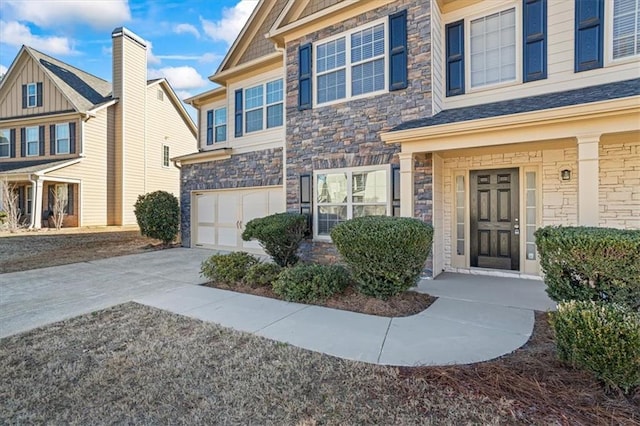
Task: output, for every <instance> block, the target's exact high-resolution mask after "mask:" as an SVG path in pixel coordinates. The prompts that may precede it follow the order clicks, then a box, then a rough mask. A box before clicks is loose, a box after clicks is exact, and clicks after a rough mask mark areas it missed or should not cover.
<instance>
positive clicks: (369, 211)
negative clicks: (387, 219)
mask: <svg viewBox="0 0 640 426" xmlns="http://www.w3.org/2000/svg"><path fill="white" fill-rule="evenodd" d="M386 215H387V207H386V206H353V217H362V216H386Z"/></svg>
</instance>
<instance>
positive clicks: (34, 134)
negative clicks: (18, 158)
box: [25, 127, 40, 157]
mask: <svg viewBox="0 0 640 426" xmlns="http://www.w3.org/2000/svg"><path fill="white" fill-rule="evenodd" d="M25 135H26V146H27V156H28V157H31V156H34V155H39V154H40V148H39V145H40V139H39V136H40V135H39V129H38V127H27V128H26V129H25Z"/></svg>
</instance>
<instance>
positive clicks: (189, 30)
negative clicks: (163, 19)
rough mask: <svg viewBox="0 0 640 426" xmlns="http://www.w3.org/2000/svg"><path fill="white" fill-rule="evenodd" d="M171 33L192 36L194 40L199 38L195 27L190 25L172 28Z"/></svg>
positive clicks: (179, 25)
mask: <svg viewBox="0 0 640 426" xmlns="http://www.w3.org/2000/svg"><path fill="white" fill-rule="evenodd" d="M173 32H174V33H176V34H183V33H188V34H193V36H194V37H195V38H200V32H199V31H198V29H197V28H196V27H194V26H193V25H191V24H178V25H176V26H175V27H173Z"/></svg>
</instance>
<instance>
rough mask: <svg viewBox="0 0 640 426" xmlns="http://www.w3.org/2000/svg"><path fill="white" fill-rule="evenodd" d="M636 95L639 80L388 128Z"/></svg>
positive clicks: (466, 109)
mask: <svg viewBox="0 0 640 426" xmlns="http://www.w3.org/2000/svg"><path fill="white" fill-rule="evenodd" d="M638 95H640V78H636V79H633V80H626V81H618V82H615V83H607V84H601V85H598V86H591V87H585V88H582V89H574V90H567V91H564V92H556V93H547V94H543V95H536V96H529V97H526V98H520V99H509V100H506V101H500V102H492V103H489V104H481V105H474V106H469V107H463V108H454V109H448V110H443V111H440V112H439V113H437V114H436V115H434V116H432V117H428V118H421V119H418V120H411V121H407V122H405V123H402V124H399V125H398V126H396V127H394V128H393V129H391V130H390V132H397V131H400V130H409V129H417V128H420V127H429V126H436V125H439V124H449V123H457V122H461V121H471V120H479V119H482V118H491V117H499V116H502V115H511V114H520V113H525V112H533V111H541V110H545V109H552V108H560V107H566V106H571V105H580V104H588V103H593V102H599V101H606V100H612V99H620V98H626V97H630V96H638Z"/></svg>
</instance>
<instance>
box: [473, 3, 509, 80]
mask: <svg viewBox="0 0 640 426" xmlns="http://www.w3.org/2000/svg"><path fill="white" fill-rule="evenodd" d="M469 32H470V34H469V37H470V60H471V70H470V76H471V87H472V88H473V87H480V86H486V85H490V84H496V83H502V82H505V81H513V80H515V79H516V10H515V8H513V9H508V10H503V11H501V12H498V13H494V14H491V15H488V16H484V17H482V18H478V19H474V20H473V21H471V23H470V26H469Z"/></svg>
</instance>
